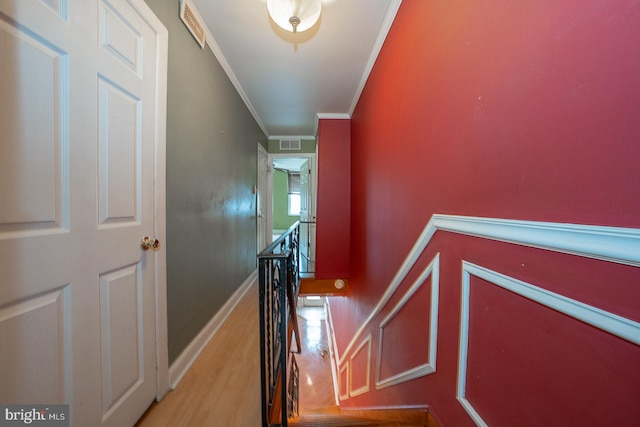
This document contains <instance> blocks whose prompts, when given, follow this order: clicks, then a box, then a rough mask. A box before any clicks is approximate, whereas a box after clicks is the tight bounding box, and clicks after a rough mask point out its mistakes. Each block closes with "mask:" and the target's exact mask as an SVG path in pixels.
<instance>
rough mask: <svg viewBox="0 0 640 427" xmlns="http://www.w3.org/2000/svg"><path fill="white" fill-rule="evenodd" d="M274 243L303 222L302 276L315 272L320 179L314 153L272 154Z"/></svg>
mask: <svg viewBox="0 0 640 427" xmlns="http://www.w3.org/2000/svg"><path fill="white" fill-rule="evenodd" d="M269 165H271V166H272V170H273V173H272V174H271V178H272V179H271V180H270V182H269V184H270V190H269V194H271V200H272V201H273V203H272V210H271V230H272V240H275V239H277V238H278V237H279V236H280V235H282V233H283V232H285V231H286V230H287V229H288V228H289V227H290V226H291V225H292V224H293V223H295V222H296V221H300V273H301V274H304V275H313V273H314V271H315V232H316V227H315V225H316V224H315V220H316V211H315V206H316V186H315V183H316V182H317V181H316V177H317V167H316V155H315V153H309V154H302V153H298V154H295V155H292V154H270V155H269Z"/></svg>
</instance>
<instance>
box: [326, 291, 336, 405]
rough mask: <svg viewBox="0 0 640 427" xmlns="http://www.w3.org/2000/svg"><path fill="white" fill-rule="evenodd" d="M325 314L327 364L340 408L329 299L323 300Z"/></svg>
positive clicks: (333, 332)
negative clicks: (327, 344) (327, 338)
mask: <svg viewBox="0 0 640 427" xmlns="http://www.w3.org/2000/svg"><path fill="white" fill-rule="evenodd" d="M324 306H325V312H326V313H327V323H326V325H327V336H328V337H329V363H330V364H331V375H332V377H333V394H334V398H335V401H336V406H340V383H339V381H340V379H339V376H338V371H339V365H338V345H337V344H336V332H335V329H334V328H333V317H331V306H330V303H329V298H327V297H325V298H324Z"/></svg>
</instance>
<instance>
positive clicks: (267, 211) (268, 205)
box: [256, 142, 273, 253]
mask: <svg viewBox="0 0 640 427" xmlns="http://www.w3.org/2000/svg"><path fill="white" fill-rule="evenodd" d="M261 155H263V156H266V158H267V174H266V176H265V177H263V176H262V175H261V174H260V156H261ZM272 168H273V162H272V160H271V157H270V155H269V153H268V152H267V150H266V149H265V148H264V147H263V146H262V144H260V143H259V142H258V170H257V180H258V182H257V183H256V184H257V186H256V234H259V233H260V230H259V227H258V221H259V220H260V219H259V218H258V215H260V214H262V215H263V221H264V224H265V230H264V234H265V236H266V238H267V241H266V242H265V245H264V247H262V248H260V247H258V251H257V253H260V252H262V250H263V249H265V248H266V247H268V246H269V245H270V244H271V234H272V233H273V224H272V219H271V218H272V216H273V215H272V214H273V197H272V195H271V190H270V188H271V187H273V184H272V183H271V181H272V180H273V178H272V177H273V174H271V169H272ZM263 180H264V181H265V182H261V181H263ZM261 188H264V189H265V192H264V193H265V194H263V195H261V194H260V189H261ZM258 197H262V198H263V199H264V206H263V207H262V208H263V209H262V212H258V207H259V200H258ZM256 242H257V244H258V246H259V243H260V237H259V236H257V238H256Z"/></svg>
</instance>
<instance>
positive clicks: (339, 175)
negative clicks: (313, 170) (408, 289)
mask: <svg viewBox="0 0 640 427" xmlns="http://www.w3.org/2000/svg"><path fill="white" fill-rule="evenodd" d="M317 199H318V206H317V207H316V216H317V225H316V271H315V278H316V279H346V278H348V277H349V257H350V240H351V239H350V236H351V228H350V223H349V221H350V219H351V121H350V120H341V119H320V120H319V123H318V195H317Z"/></svg>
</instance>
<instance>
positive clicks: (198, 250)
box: [146, 0, 267, 363]
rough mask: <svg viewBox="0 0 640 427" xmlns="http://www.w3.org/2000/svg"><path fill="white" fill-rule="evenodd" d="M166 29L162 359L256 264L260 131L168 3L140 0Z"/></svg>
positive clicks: (174, 2) (172, 355) (173, 2)
mask: <svg viewBox="0 0 640 427" xmlns="http://www.w3.org/2000/svg"><path fill="white" fill-rule="evenodd" d="M146 2H147V4H148V5H149V6H150V7H151V9H152V10H153V11H154V13H155V14H156V15H157V16H158V18H159V19H160V20H161V21H162V22H163V23H164V25H165V27H167V29H168V31H169V70H168V86H169V87H168V105H167V107H168V110H167V112H168V118H167V242H166V248H167V298H168V321H169V328H168V329H169V361H170V363H171V362H173V361H175V359H176V358H177V357H178V356H179V355H180V353H181V352H182V351H183V350H184V348H185V347H186V346H187V345H188V344H189V342H191V340H192V339H193V338H194V337H195V336H196V334H197V333H198V332H199V331H200V330H201V329H202V328H203V327H204V326H205V324H206V323H207V322H208V321H209V320H210V319H211V317H212V316H213V315H214V314H215V313H216V312H217V311H218V310H219V309H220V307H221V306H222V305H223V304H224V303H225V301H226V300H227V299H228V298H229V297H230V296H231V295H232V294H233V292H234V291H235V290H236V289H237V288H238V287H239V286H240V285H241V284H242V283H243V282H244V281H245V279H246V278H247V277H248V276H249V275H250V274H251V272H252V271H253V270H254V269H255V266H256V260H255V256H256V224H255V195H254V194H253V186H254V185H255V184H256V162H257V158H256V155H257V154H256V153H257V143H258V142H260V143H262V144H263V145H265V146H266V144H267V141H266V137H265V135H264V134H263V132H262V131H261V129H260V127H259V126H258V124H257V123H256V122H255V120H254V119H253V117H252V115H251V113H250V112H249V110H248V109H247V108H246V106H245V104H244V103H243V101H242V99H241V98H240V96H239V95H238V93H237V91H236V90H235V88H234V87H233V85H232V84H231V82H230V80H229V78H228V77H227V75H226V74H225V72H224V70H223V69H222V68H221V67H220V64H219V63H218V61H217V60H216V58H215V56H214V55H213V53H212V52H211V50H210V49H209V48H208V47H205V49H204V50H202V49H200V46H199V45H198V44H197V43H196V42H195V40H194V39H193V38H192V36H191V34H190V33H189V31H188V30H187V29H186V27H185V26H184V24H183V23H182V21H181V20H180V18H179V16H178V13H179V1H178V0H146Z"/></svg>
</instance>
